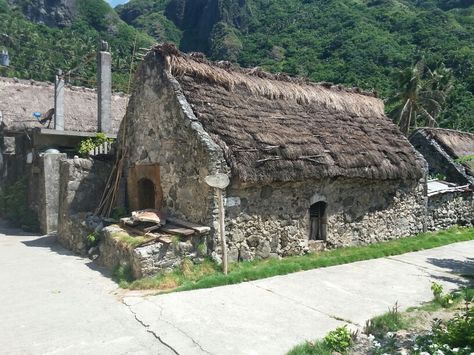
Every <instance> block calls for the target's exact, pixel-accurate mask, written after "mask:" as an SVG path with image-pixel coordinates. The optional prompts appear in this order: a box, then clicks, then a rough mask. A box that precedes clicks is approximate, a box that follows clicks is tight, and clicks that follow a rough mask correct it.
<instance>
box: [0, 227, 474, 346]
mask: <svg viewBox="0 0 474 355" xmlns="http://www.w3.org/2000/svg"><path fill="white" fill-rule="evenodd" d="M473 274H474V241H470V242H464V243H457V244H451V245H448V246H444V247H440V248H436V249H430V250H426V251H420V252H416V253H409V254H404V255H400V256H394V257H389V258H383V259H376V260H369V261H362V262H357V263H352V264H346V265H340V266H334V267H329V268H324V269H316V270H310V271H305V272H299V273H294V274H289V275H285V276H278V277H272V278H268V279H264V280H258V281H253V282H246V283H242V284H238V285H231V286H224V287H216V288H212V289H204V290H194V291H188V292H181V293H171V294H164V295H158V296H143V295H140V293H138V294H137V293H134V292H130V293H125V294H124V293H123V291H121V290H118V289H117V285H116V284H115V283H114V282H113V281H111V280H110V278H109V277H108V274H107V272H106V271H105V270H104V269H101V268H98V267H97V266H95V265H94V264H93V263H91V262H90V261H89V260H87V259H83V258H80V257H77V256H74V255H73V254H72V253H70V252H68V251H66V250H65V249H63V248H62V247H60V246H58V245H57V244H55V243H54V238H53V237H38V236H28V235H21V234H20V233H19V232H18V231H13V230H8V229H6V228H4V227H2V226H1V225H0V284H1V285H2V292H1V293H0V317H1V322H0V346H1V348H0V349H1V350H0V353H2V354H73V355H74V354H89V353H93V354H183V355H185V354H192V355H194V354H197V355H199V354H213V355H220V354H222V355H226V354H232V355H234V354H272V355H273V354H284V353H286V352H287V351H288V350H289V349H291V348H292V347H293V346H294V345H296V344H298V343H301V342H303V341H305V340H312V339H316V338H320V337H323V336H324V335H325V334H326V333H327V332H328V331H330V330H332V329H334V328H336V327H337V326H339V325H343V324H348V325H349V326H350V327H353V328H357V327H361V326H363V325H364V324H365V321H366V320H367V319H369V318H371V317H373V316H375V315H378V314H381V313H384V312H386V311H387V310H388V309H389V308H390V307H392V306H393V305H394V304H395V303H396V302H397V303H398V305H399V306H400V308H402V309H405V308H407V307H410V306H415V305H418V304H420V303H422V302H424V301H428V300H430V299H431V298H432V294H431V290H430V286H431V283H432V282H433V281H436V282H439V283H441V284H443V285H444V287H445V289H447V290H449V289H453V288H456V287H459V285H462V284H463V282H466V279H464V278H462V276H460V275H473Z"/></svg>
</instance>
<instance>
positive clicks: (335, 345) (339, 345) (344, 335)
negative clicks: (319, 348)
mask: <svg viewBox="0 0 474 355" xmlns="http://www.w3.org/2000/svg"><path fill="white" fill-rule="evenodd" d="M323 342H324V343H325V344H326V345H327V347H328V348H330V349H331V350H333V351H337V352H339V353H341V354H344V353H347V352H348V350H349V349H350V347H351V345H352V336H351V333H350V332H349V330H348V329H347V326H343V327H338V328H336V329H335V330H333V331H330V332H329V333H328V334H327V335H326V336H325V337H324V340H323Z"/></svg>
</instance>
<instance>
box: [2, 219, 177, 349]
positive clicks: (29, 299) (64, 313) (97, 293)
mask: <svg viewBox="0 0 474 355" xmlns="http://www.w3.org/2000/svg"><path fill="white" fill-rule="evenodd" d="M106 276H107V272H106V271H105V270H104V269H102V268H99V267H97V266H95V265H94V264H92V263H91V261H90V260H88V259H84V258H80V257H77V256H75V255H73V254H72V253H70V252H68V251H67V250H65V249H64V248H62V247H60V246H58V245H57V244H56V243H55V241H54V238H53V237H38V236H34V235H26V234H22V233H21V232H19V231H18V230H13V229H8V228H5V226H2V225H0V285H1V292H0V353H1V354H4V355H7V354H8V355H10V354H12V355H17V354H21V355H23V354H35V355H38V354H64V355H66V354H67V355H71V354H72V355H76V354H79V355H80V354H101V355H103V354H110V355H117V354H136V355H139V354H140V355H141V354H143V355H145V354H147V355H148V354H165V355H168V354H175V353H174V352H173V351H171V350H170V349H169V348H168V347H166V346H165V345H163V344H162V343H160V342H159V341H158V340H157V339H156V338H155V336H154V335H153V334H152V333H151V332H148V330H147V329H146V327H143V326H142V325H141V324H140V323H138V322H137V321H136V320H135V319H134V317H133V314H132V313H131V312H130V310H129V308H128V307H127V306H126V305H124V304H123V303H122V302H121V298H120V294H117V291H118V290H117V285H116V283H115V282H113V281H112V280H111V279H110V278H108V277H106Z"/></svg>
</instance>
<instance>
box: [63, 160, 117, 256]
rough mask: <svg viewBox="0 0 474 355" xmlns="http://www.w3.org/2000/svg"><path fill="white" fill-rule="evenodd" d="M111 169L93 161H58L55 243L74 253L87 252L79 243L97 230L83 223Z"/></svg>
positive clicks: (92, 209)
mask: <svg viewBox="0 0 474 355" xmlns="http://www.w3.org/2000/svg"><path fill="white" fill-rule="evenodd" d="M110 169H111V165H110V163H107V162H102V161H97V160H92V159H81V158H74V159H62V160H61V161H60V168H59V175H60V177H59V216H58V241H59V242H60V243H61V244H63V245H64V246H66V247H67V248H69V249H71V250H73V251H74V252H77V253H80V254H84V253H85V252H86V250H85V249H84V248H85V246H83V245H81V243H82V241H83V240H84V238H85V237H87V235H88V234H90V233H91V232H93V231H94V229H95V228H96V227H97V226H96V225H94V226H89V227H86V226H85V224H84V223H85V222H84V220H85V217H86V216H87V213H89V214H90V212H91V211H94V209H95V208H96V207H97V205H98V203H99V200H100V197H101V196H102V193H103V191H104V188H105V184H106V182H107V178H108V176H109V173H110Z"/></svg>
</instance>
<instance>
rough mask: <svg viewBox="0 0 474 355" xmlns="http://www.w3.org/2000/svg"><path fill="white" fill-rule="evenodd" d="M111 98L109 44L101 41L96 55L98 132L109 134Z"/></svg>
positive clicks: (110, 126)
mask: <svg viewBox="0 0 474 355" xmlns="http://www.w3.org/2000/svg"><path fill="white" fill-rule="evenodd" d="M111 98H112V56H111V55H110V53H109V44H108V43H107V42H105V41H102V42H101V44H100V51H99V53H98V54H97V103H98V112H97V117H98V119H99V127H98V128H99V132H103V133H111V131H112V120H111V112H110V111H111Z"/></svg>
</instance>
